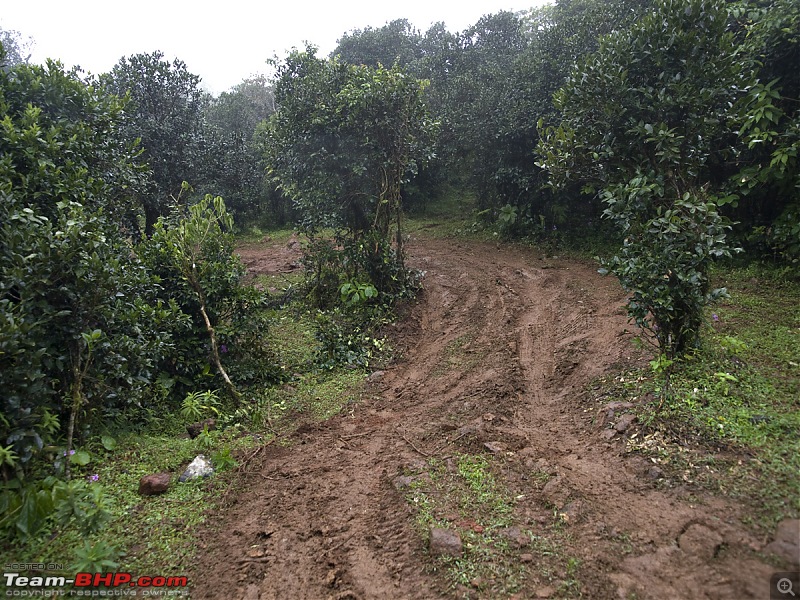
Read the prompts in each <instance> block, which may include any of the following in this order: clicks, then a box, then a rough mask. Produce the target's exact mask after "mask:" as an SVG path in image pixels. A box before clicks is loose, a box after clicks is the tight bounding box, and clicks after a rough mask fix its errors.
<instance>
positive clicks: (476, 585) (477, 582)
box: [469, 577, 483, 588]
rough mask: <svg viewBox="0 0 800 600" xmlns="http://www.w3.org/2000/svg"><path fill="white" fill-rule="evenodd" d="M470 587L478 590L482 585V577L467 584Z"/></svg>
mask: <svg viewBox="0 0 800 600" xmlns="http://www.w3.org/2000/svg"><path fill="white" fill-rule="evenodd" d="M469 583H470V585H471V586H472V587H474V588H479V587H481V585H482V584H483V577H476V578H475V579H473V580H472V581H470V582H469Z"/></svg>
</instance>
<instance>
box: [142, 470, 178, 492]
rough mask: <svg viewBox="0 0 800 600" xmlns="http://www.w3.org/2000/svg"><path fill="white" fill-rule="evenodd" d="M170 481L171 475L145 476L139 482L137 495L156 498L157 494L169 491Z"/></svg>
mask: <svg viewBox="0 0 800 600" xmlns="http://www.w3.org/2000/svg"><path fill="white" fill-rule="evenodd" d="M171 479H172V474H171V473H156V474H154V475H145V476H144V477H142V478H141V479H140V480H139V494H141V495H142V496H156V495H158V494H163V493H164V492H166V491H167V490H168V489H169V482H170V480H171Z"/></svg>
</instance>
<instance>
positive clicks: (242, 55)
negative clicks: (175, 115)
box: [0, 0, 544, 94]
mask: <svg viewBox="0 0 800 600" xmlns="http://www.w3.org/2000/svg"><path fill="white" fill-rule="evenodd" d="M543 3H544V2H543V0H445V1H436V2H431V1H430V0H407V1H405V2H375V1H374V0H370V1H365V0H360V1H355V2H353V1H346V2H336V3H334V2H323V1H321V0H312V1H304V2H296V1H288V2H246V1H244V0H228V1H226V2H221V3H199V2H187V1H185V0H159V1H156V0H140V1H139V2H136V3H134V4H126V3H115V2H108V1H107V0H73V1H71V2H64V1H63V0H31V1H28V2H18V1H13V0H0V27H2V28H3V29H14V30H17V31H19V32H20V33H21V34H22V35H23V37H25V38H27V37H28V36H31V37H32V38H33V39H34V41H35V46H34V49H33V57H32V60H33V61H34V62H42V61H44V59H45V58H58V59H60V60H61V61H62V62H64V64H65V65H67V66H72V65H80V66H81V67H82V68H83V69H84V70H87V71H89V72H91V73H94V74H99V73H103V72H106V71H109V70H110V69H111V67H113V66H114V64H116V62H117V61H118V60H119V59H120V58H121V57H122V56H130V55H131V54H136V53H141V52H152V51H154V50H161V51H163V52H164V54H165V55H166V57H167V58H169V59H172V58H175V57H177V58H180V59H181V60H183V61H184V62H186V64H187V66H188V68H189V70H190V71H191V72H193V73H195V74H197V75H200V76H201V77H202V78H203V86H204V87H205V88H206V89H208V90H209V91H211V92H212V93H214V94H219V93H220V92H223V91H225V90H227V89H228V88H230V87H231V86H233V85H235V84H237V83H239V82H240V81H241V80H242V79H244V78H246V77H248V76H249V75H251V74H254V73H263V72H266V71H267V65H266V64H265V61H266V60H267V59H269V58H271V57H272V56H273V55H274V54H278V56H280V57H281V58H282V57H283V56H285V54H286V51H287V50H289V49H290V48H291V47H293V46H297V47H301V46H302V45H303V43H304V42H305V41H309V42H312V43H313V44H316V45H317V46H319V47H320V50H321V52H322V53H323V54H327V53H328V52H330V51H331V50H333V48H334V47H335V45H336V40H337V39H338V38H340V37H341V35H342V34H343V33H345V32H346V31H350V30H352V29H363V28H365V27H381V26H382V25H384V24H385V23H386V22H388V21H391V20H393V19H403V18H405V19H408V20H409V21H410V22H411V23H412V24H413V25H414V26H415V27H416V28H418V29H420V30H422V31H423V32H424V31H425V30H427V28H428V27H429V26H430V25H431V24H432V23H435V22H438V21H444V22H445V23H446V25H447V28H448V29H449V30H451V31H461V30H463V29H465V28H467V27H469V26H470V25H472V24H474V23H475V22H476V21H477V20H478V19H479V18H480V17H481V16H483V15H485V14H489V13H495V12H498V11H501V10H512V11H519V10H526V9H529V8H531V6H532V5H541V4H543Z"/></svg>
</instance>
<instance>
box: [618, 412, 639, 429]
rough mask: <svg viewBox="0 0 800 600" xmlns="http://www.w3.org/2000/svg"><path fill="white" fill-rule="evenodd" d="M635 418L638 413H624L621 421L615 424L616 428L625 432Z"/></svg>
mask: <svg viewBox="0 0 800 600" xmlns="http://www.w3.org/2000/svg"><path fill="white" fill-rule="evenodd" d="M635 420H636V415H631V414H626V415H622V417H620V419H619V421H617V424H616V425H614V429H616V430H617V432H618V433H625V432H626V431H627V430H628V428H629V427H630V426H631V425H632V424H633V422H634V421H635Z"/></svg>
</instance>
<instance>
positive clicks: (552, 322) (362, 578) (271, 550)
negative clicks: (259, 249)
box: [192, 240, 769, 600]
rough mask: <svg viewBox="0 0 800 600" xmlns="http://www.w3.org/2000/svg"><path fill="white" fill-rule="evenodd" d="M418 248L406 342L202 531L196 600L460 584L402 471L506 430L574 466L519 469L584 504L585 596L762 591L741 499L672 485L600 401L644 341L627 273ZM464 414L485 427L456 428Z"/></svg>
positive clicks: (526, 451) (547, 499) (534, 452)
mask: <svg viewBox="0 0 800 600" xmlns="http://www.w3.org/2000/svg"><path fill="white" fill-rule="evenodd" d="M266 251H267V250H266V249H265V252H266ZM251 252H252V250H251ZM407 252H408V256H409V261H410V263H411V264H412V265H413V266H415V267H417V268H420V269H422V270H425V271H426V272H427V274H426V277H425V280H424V293H423V294H422V296H421V299H420V300H419V301H418V303H417V304H416V305H415V307H414V308H413V310H412V311H411V316H410V317H409V319H408V320H407V321H406V322H405V323H403V324H401V325H400V326H398V328H397V330H398V334H397V339H396V342H395V344H396V345H397V346H399V347H401V348H404V352H403V353H402V354H403V355H402V357H401V358H400V359H399V360H398V361H397V362H396V363H395V364H394V365H392V366H391V367H390V368H389V369H387V371H386V373H385V375H384V376H383V378H382V379H380V380H379V381H378V382H377V383H375V384H373V385H371V386H369V387H368V388H367V390H366V392H365V394H364V399H363V400H362V402H360V403H359V404H357V405H355V406H354V407H352V409H350V410H348V412H347V413H346V414H341V415H339V416H337V417H335V418H333V419H330V420H329V421H327V422H325V423H320V424H317V425H305V426H302V427H301V428H300V429H299V430H298V431H297V433H296V434H295V435H294V436H293V437H292V438H291V442H292V444H291V446H289V447H287V448H280V447H277V448H276V447H269V448H267V449H265V451H264V452H263V453H262V456H261V463H260V465H258V467H257V468H256V467H255V466H254V467H253V470H254V471H255V472H254V473H253V474H252V475H251V476H250V477H249V478H248V479H247V480H246V481H245V484H244V485H243V491H242V493H241V494H240V495H239V496H238V498H237V499H236V502H235V503H233V504H232V505H231V506H230V507H228V509H227V510H226V511H225V512H222V513H220V514H218V515H216V516H215V517H214V518H212V519H210V521H209V524H208V526H207V530H206V531H205V532H204V533H203V534H202V536H201V538H200V539H201V540H202V541H201V542H200V543H201V547H200V552H199V562H198V566H197V568H196V570H195V573H194V574H193V577H192V581H193V582H194V587H193V591H192V597H193V598H222V597H230V598H249V599H253V600H269V599H272V598H276V599H277V598H281V599H301V598H303V599H305V598H308V599H349V598H352V599H359V600H361V599H372V598H374V599H394V598H397V599H400V598H409V599H420V600H422V599H432V598H447V597H452V596H451V595H450V593H449V592H448V591H447V590H446V589H445V588H444V582H443V581H442V580H441V579H438V578H437V576H436V575H435V574H433V573H432V572H431V569H430V564H431V563H430V559H429V558H428V556H427V554H426V550H425V548H424V547H423V543H422V541H421V539H420V537H419V535H418V534H417V533H416V532H415V530H414V523H413V514H412V512H411V510H410V508H409V507H408V505H407V504H406V502H405V500H404V499H403V496H402V493H401V492H398V491H397V490H396V489H395V488H394V486H393V485H392V479H393V478H394V477H395V476H396V475H398V474H399V473H400V472H401V471H402V469H403V468H404V467H406V466H408V465H413V464H415V462H416V463H419V461H420V460H422V459H423V458H425V457H427V456H443V455H445V454H450V453H452V452H455V451H462V452H466V451H469V452H475V451H481V450H482V443H483V442H486V441H489V440H501V441H505V442H507V443H508V445H509V447H510V448H513V449H516V450H520V452H518V453H517V454H515V455H510V456H509V458H508V461H509V463H510V464H511V463H513V464H515V465H516V468H518V469H521V470H523V471H524V470H525V469H528V470H529V471H530V470H531V469H532V468H533V467H532V466H531V465H532V464H533V463H534V461H536V460H538V461H540V462H539V463H538V464H539V465H541V464H542V463H541V461H544V464H545V465H546V467H547V469H548V470H549V471H550V474H551V475H552V477H553V479H557V480H558V481H557V485H556V486H554V487H556V492H557V493H555V494H552V493H551V494H549V495H548V494H545V493H544V492H542V491H541V490H539V489H538V488H536V487H533V484H532V483H528V484H525V483H520V482H517V483H516V484H515V485H518V486H525V485H528V488H525V489H524V488H520V489H518V490H517V491H518V492H520V493H524V494H525V496H526V497H529V498H531V499H532V500H531V506H530V507H525V506H523V507H522V509H521V510H522V513H525V512H526V511H530V512H531V513H534V512H536V511H541V510H542V509H543V508H544V509H546V510H550V509H552V507H553V506H555V507H556V508H557V509H559V510H560V509H561V508H563V507H564V505H565V503H567V502H571V503H572V507H573V508H574V507H575V506H578V507H579V509H578V510H576V511H575V516H574V518H573V519H572V520H571V521H570V523H569V527H570V535H571V537H572V539H574V540H575V543H574V546H573V547H571V548H569V551H570V552H571V553H572V555H574V556H577V557H578V558H580V559H581V560H582V565H583V567H582V571H581V578H582V581H583V582H584V587H583V593H584V597H586V598H599V599H604V598H619V597H621V598H626V597H628V596H629V595H632V594H636V597H637V598H723V597H742V598H748V597H753V598H755V597H759V594H761V593H762V592H763V590H764V589H766V588H765V583H764V582H765V581H768V580H769V570H768V567H767V566H766V565H764V564H762V563H760V562H758V561H757V560H755V559H754V558H752V553H748V552H749V551H748V550H747V549H748V548H750V547H752V546H753V545H754V543H755V542H754V541H753V540H752V539H750V538H749V537H748V535H747V534H746V533H744V530H743V528H741V527H740V526H739V520H738V519H739V515H738V514H737V508H736V507H735V506H732V505H731V504H729V503H726V502H725V501H724V500H719V499H715V498H704V499H703V500H702V501H703V502H704V504H697V501H696V500H693V501H692V502H690V501H689V500H687V494H685V493H681V490H677V491H676V490H672V491H669V490H667V491H660V490H657V489H655V487H654V485H653V483H652V482H650V481H648V480H647V479H646V477H644V476H643V473H642V465H641V464H639V463H636V462H635V461H631V460H630V459H626V458H624V457H622V456H621V452H620V446H619V442H613V441H608V440H606V439H603V438H601V436H600V433H601V432H600V430H599V429H597V428H596V427H595V426H594V424H593V422H592V421H593V417H594V415H593V414H592V413H591V412H589V413H586V412H585V407H586V406H587V404H586V402H585V398H584V393H585V392H584V390H585V386H586V384H587V383H588V382H589V381H590V380H591V379H592V378H594V377H597V376H599V375H602V374H605V373H607V372H608V371H609V369H611V368H612V366H613V365H618V364H619V363H621V362H624V361H625V360H627V358H628V357H630V356H631V351H632V348H631V344H630V336H629V335H627V334H625V333H624V332H625V331H626V326H627V320H626V317H625V315H624V311H621V310H620V306H621V304H622V303H623V300H624V296H623V294H622V291H621V290H620V289H619V287H618V285H617V284H616V282H614V281H613V280H611V279H609V278H601V277H600V276H599V275H597V273H596V272H595V269H594V268H593V267H592V266H590V265H586V264H582V263H580V262H576V261H568V260H547V261H545V260H544V259H541V258H540V257H539V256H538V254H537V253H535V252H533V251H531V250H529V249H521V248H515V247H505V246H504V247H500V246H495V245H491V244H477V243H467V242H462V243H458V242H453V241H442V240H417V241H415V242H414V243H412V244H411V245H410V246H409V247H408V248H407ZM458 426H465V427H472V429H470V430H469V431H471V434H470V435H469V436H462V437H461V438H459V437H458V436H453V435H450V434H449V432H452V431H453V428H454V427H458ZM537 468H539V467H537ZM546 491H547V488H545V492H546ZM559 504H561V506H558V505H559ZM621 538H624V539H627V540H629V541H630V550H629V551H628V552H627V554H626V555H623V554H622V553H621V552H620V543H619V539H621ZM723 548H724V549H725V551H724V552H722V553H720V549H723ZM764 577H766V579H764ZM708 582H713V586H709V585H708ZM734 592H735V594H736V595H735V596H731V595H730V594H731V593H734ZM726 593H728V594H729V595H728V596H725V595H724V594H726ZM522 597H526V596H524V595H523V596H522Z"/></svg>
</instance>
